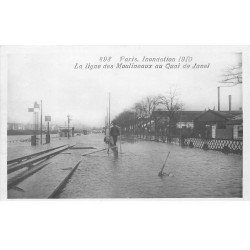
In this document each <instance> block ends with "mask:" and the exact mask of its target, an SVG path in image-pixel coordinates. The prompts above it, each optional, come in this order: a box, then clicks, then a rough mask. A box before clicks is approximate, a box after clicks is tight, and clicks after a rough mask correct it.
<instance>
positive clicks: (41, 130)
mask: <svg viewBox="0 0 250 250" xmlns="http://www.w3.org/2000/svg"><path fill="white" fill-rule="evenodd" d="M40 132H41V144H43V101H42V100H41V129H40Z"/></svg>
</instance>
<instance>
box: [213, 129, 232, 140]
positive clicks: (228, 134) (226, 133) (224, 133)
mask: <svg viewBox="0 0 250 250" xmlns="http://www.w3.org/2000/svg"><path fill="white" fill-rule="evenodd" d="M216 139H233V129H232V128H225V129H218V128H217V129H216Z"/></svg>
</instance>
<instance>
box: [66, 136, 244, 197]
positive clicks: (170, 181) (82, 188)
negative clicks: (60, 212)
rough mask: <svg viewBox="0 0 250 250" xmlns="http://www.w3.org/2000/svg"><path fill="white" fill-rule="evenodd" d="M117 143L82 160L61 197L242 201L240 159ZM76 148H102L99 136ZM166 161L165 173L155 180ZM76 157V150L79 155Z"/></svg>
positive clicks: (154, 144) (147, 144) (140, 143)
mask: <svg viewBox="0 0 250 250" xmlns="http://www.w3.org/2000/svg"><path fill="white" fill-rule="evenodd" d="M131 141H132V140H127V141H123V143H122V144H121V147H122V154H121V153H120V145H119V142H118V143H117V146H118V150H119V153H118V154H114V152H112V151H111V150H110V152H109V154H107V151H103V152H99V153H97V154H93V155H89V156H86V157H84V158H83V161H82V163H81V164H80V166H79V168H78V170H77V171H76V172H75V173H74V175H73V176H72V178H71V179H70V181H69V182H68V183H67V185H66V187H65V189H64V190H63V192H62V193H61V198H105V197H106V198H126V197H131V198H139V197H142V198H143V197H144V198H146V197H152V198H157V197H166V198H168V197H170V198H171V197H201V198H202V197H204V198H206V197H242V156H240V155H225V154H223V153H220V152H216V151H203V150H201V149H190V148H181V147H179V146H177V145H171V144H166V143H157V142H146V141H136V142H135V141H133V142H132V143H131ZM77 145H78V146H83V145H85V146H86V145H88V146H94V147H97V148H98V147H99V148H104V147H105V146H106V145H105V144H104V143H103V136H102V135H88V136H82V137H78V138H77ZM169 151H170V152H171V154H170V157H169V159H168V160H167V164H166V167H165V169H164V172H165V173H168V174H169V173H171V174H170V175H164V176H162V177H159V176H158V173H159V171H160V170H161V167H162V165H163V163H164V160H165V159H166V156H167V154H168V152H169ZM80 153H82V151H81V150H79V154H80Z"/></svg>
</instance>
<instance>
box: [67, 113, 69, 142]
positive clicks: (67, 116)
mask: <svg viewBox="0 0 250 250" xmlns="http://www.w3.org/2000/svg"><path fill="white" fill-rule="evenodd" d="M67 117H68V139H69V115H68V116H67Z"/></svg>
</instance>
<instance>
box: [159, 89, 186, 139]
mask: <svg viewBox="0 0 250 250" xmlns="http://www.w3.org/2000/svg"><path fill="white" fill-rule="evenodd" d="M158 98H159V102H160V104H161V107H162V108H163V110H165V111H167V118H168V119H167V127H168V135H169V136H170V135H171V126H175V125H176V123H177V121H178V118H179V115H178V112H179V111H181V110H182V109H183V106H184V105H183V104H182V103H181V102H180V101H179V98H178V94H177V91H176V90H172V89H170V90H169V91H168V92H167V94H166V95H160V96H159V97H158ZM164 125H166V124H164Z"/></svg>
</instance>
